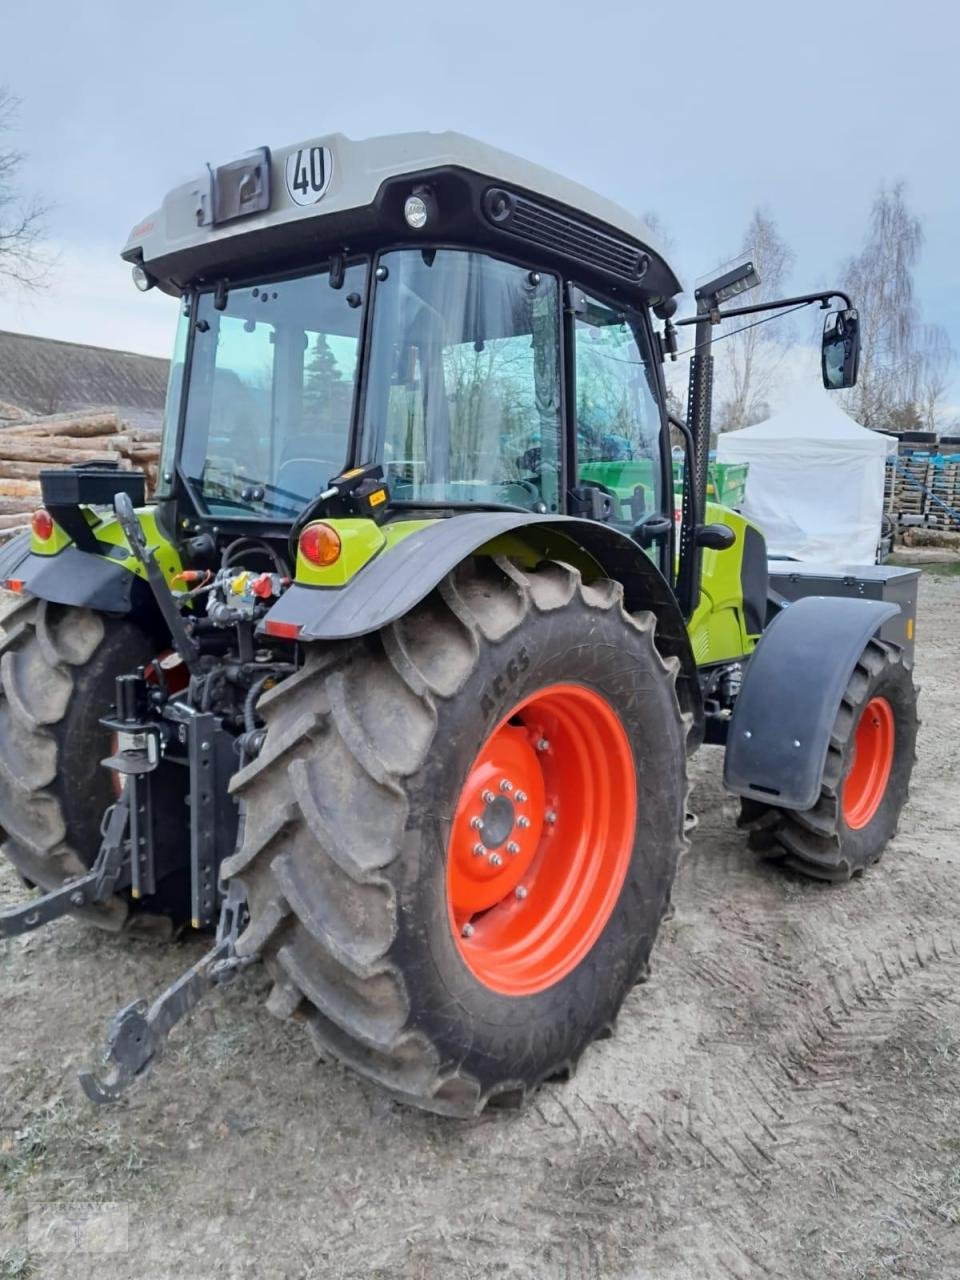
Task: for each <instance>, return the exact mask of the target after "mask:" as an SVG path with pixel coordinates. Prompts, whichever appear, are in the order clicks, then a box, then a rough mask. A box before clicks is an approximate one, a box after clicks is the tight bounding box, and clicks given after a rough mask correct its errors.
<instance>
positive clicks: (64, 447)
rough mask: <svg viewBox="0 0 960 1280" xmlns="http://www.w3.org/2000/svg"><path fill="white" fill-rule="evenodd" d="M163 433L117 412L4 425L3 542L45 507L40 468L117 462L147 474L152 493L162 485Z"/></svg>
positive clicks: (0, 472) (0, 477)
mask: <svg viewBox="0 0 960 1280" xmlns="http://www.w3.org/2000/svg"><path fill="white" fill-rule="evenodd" d="M159 458H160V437H159V436H158V435H157V434H156V432H150V431H143V430H138V429H136V428H133V427H131V426H130V425H129V424H128V423H124V422H121V420H120V416H119V414H118V413H117V412H116V410H110V409H102V410H99V409H98V410H89V411H84V412H77V413H58V414H53V415H51V416H50V417H46V418H33V419H31V420H30V421H28V422H18V423H15V424H13V425H11V426H5V427H3V428H2V429H0V542H5V541H6V540H7V539H8V538H12V537H13V536H14V534H16V533H20V532H21V531H22V530H23V529H26V528H29V525H30V516H31V514H32V513H33V512H34V511H35V510H36V508H37V507H38V506H40V502H41V498H40V472H41V471H46V470H47V469H48V468H49V467H68V466H72V465H73V464H74V463H77V462H116V463H118V465H119V466H120V469H121V470H123V471H129V470H130V469H131V468H137V469H139V470H142V471H144V472H145V473H146V477H147V497H148V498H149V497H151V496H152V494H153V491H154V489H155V488H156V483H157V466H158V463H159Z"/></svg>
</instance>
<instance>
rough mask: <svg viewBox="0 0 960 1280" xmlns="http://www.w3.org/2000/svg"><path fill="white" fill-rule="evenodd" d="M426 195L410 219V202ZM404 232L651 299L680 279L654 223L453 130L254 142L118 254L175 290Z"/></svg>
mask: <svg viewBox="0 0 960 1280" xmlns="http://www.w3.org/2000/svg"><path fill="white" fill-rule="evenodd" d="M415 189H417V190H421V189H425V190H426V191H427V192H428V193H429V195H430V198H431V199H430V204H429V208H430V209H431V212H432V213H433V217H432V219H428V225H427V226H426V227H424V228H422V229H413V228H410V227H409V226H408V225H407V223H406V221H405V219H404V216H403V206H404V201H405V200H406V198H407V196H409V195H410V194H411V193H412V192H413V191H414V190H415ZM407 241H413V242H417V241H419V242H424V241H426V242H428V243H429V242H433V243H436V242H438V241H440V242H444V243H462V244H466V245H469V246H470V247H475V248H480V249H493V250H494V251H496V250H498V249H500V250H501V251H502V252H508V251H509V252H512V253H513V254H514V255H515V256H519V257H521V258H524V257H525V258H526V259H528V260H530V261H531V262H532V263H536V264H539V263H540V262H541V261H542V262H544V265H552V266H557V267H560V268H562V269H565V271H566V272H567V274H572V275H574V276H576V277H577V278H578V279H583V282H584V283H590V282H591V278H597V279H600V280H601V281H604V282H605V283H606V284H607V285H608V287H609V288H611V289H612V291H613V292H615V293H617V292H623V293H626V294H632V295H636V296H637V297H638V298H639V297H642V298H643V299H645V300H652V299H656V298H663V297H669V296H672V295H673V294H675V293H678V292H680V288H681V286H680V283H679V281H678V280H677V278H676V276H675V275H674V273H673V271H672V270H671V269H670V267H669V266H668V265H667V263H666V260H665V259H664V257H663V254H662V252H661V251H660V250H659V248H658V247H657V245H656V243H655V239H654V237H653V236H652V235H651V233H650V231H649V228H648V227H647V226H646V225H645V224H644V223H643V222H642V221H641V220H640V219H639V218H636V217H634V216H633V215H632V214H631V213H629V212H628V211H627V210H626V209H623V208H622V207H621V206H620V205H618V204H616V203H615V202H614V201H612V200H607V199H606V198H605V197H603V196H600V195H598V194H597V193H596V192H594V191H591V190H590V189H589V188H587V187H584V186H581V185H580V184H579V183H576V182H572V181H571V180H570V179H568V178H565V177H562V176H561V175H559V174H556V173H553V172H551V171H550V170H549V169H545V168H543V167H542V166H540V165H536V164H531V163H530V162H529V161H527V160H523V159H521V158H520V157H519V156H515V155H513V154H511V153H510V152H507V151H501V150H499V149H498V148H496V147H491V146H488V145H487V144H486V143H483V142H478V141H476V140H475V139H473V138H469V137H466V136H464V135H463V134H459V133H404V134H392V135H386V136H383V137H377V138H368V139H364V140H362V141H355V140H353V139H351V138H348V137H346V136H345V135H343V134H339V133H338V134H330V135H327V136H324V137H318V138H311V139H308V140H306V141H304V142H299V143H295V144H293V145H291V146H288V147H283V148H280V149H278V150H273V151H271V150H269V149H268V148H266V147H264V148H260V149H259V150H258V151H257V152H254V153H252V154H251V155H249V156H245V157H243V158H241V159H240V160H236V161H232V162H230V163H229V164H226V165H222V166H220V167H219V168H217V169H213V168H211V167H210V166H209V165H208V166H207V167H206V170H205V171H204V172H203V173H202V174H200V175H198V176H197V178H195V179H194V180H193V181H190V182H186V183H184V184H183V185H181V186H178V187H175V188H173V190H171V191H170V192H168V193H167V195H166V196H165V197H164V200H163V203H162V205H161V207H160V209H159V210H157V211H156V212H155V213H153V214H151V215H150V216H149V217H147V218H145V219H144V220H143V221H142V222H140V223H139V224H138V225H137V226H136V227H134V228H133V230H132V231H131V233H130V236H129V237H128V240H127V243H126V246H125V247H124V249H123V254H122V256H123V257H124V258H125V259H126V260H127V261H129V262H139V263H141V264H142V265H143V266H144V268H145V269H146V270H147V271H148V272H149V273H150V275H151V276H153V277H154V278H155V279H156V280H157V282H158V283H159V284H160V286H161V288H163V289H165V291H167V292H169V293H179V292H181V291H182V290H183V289H185V288H187V287H190V286H192V285H196V284H202V283H203V282H205V281H210V280H213V279H217V278H221V277H223V276H224V275H227V276H229V277H230V278H233V279H239V278H241V277H243V276H245V275H246V276H253V275H256V274H263V275H266V274H268V273H270V272H272V271H274V270H276V269H281V270H285V269H288V268H293V267H296V266H297V265H301V264H305V263H308V262H311V261H312V262H316V261H317V260H318V259H322V258H324V257H329V256H330V255H331V254H335V253H344V254H347V255H349V254H351V253H354V252H356V253H362V252H369V251H370V250H372V249H375V248H379V247H387V246H388V245H396V244H397V243H404V242H407Z"/></svg>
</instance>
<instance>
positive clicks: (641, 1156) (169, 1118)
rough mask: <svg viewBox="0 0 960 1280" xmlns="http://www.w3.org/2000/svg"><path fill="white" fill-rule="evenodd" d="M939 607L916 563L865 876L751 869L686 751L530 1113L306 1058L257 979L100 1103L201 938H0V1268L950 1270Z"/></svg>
mask: <svg viewBox="0 0 960 1280" xmlns="http://www.w3.org/2000/svg"><path fill="white" fill-rule="evenodd" d="M958 609H960V577H957V576H952V577H951V576H940V574H939V573H938V572H936V571H934V572H933V573H929V574H925V575H924V580H923V584H922V590H921V607H920V618H919V627H918V680H919V682H920V683H921V684H922V685H923V686H924V692H923V695H922V698H921V716H922V717H923V719H924V725H923V728H922V729H921V737H920V745H919V753H920V758H919V762H918V765H917V769H916V772H915V774H914V784H913V792H912V799H911V801H910V804H909V806H908V808H907V810H906V812H905V814H904V818H903V821H902V824H901V832H900V835H899V836H898V837H897V839H896V840H895V841H894V842H893V844H892V845H891V846H890V848H889V849H888V851H887V855H886V857H885V858H884V860H883V862H881V864H880V865H879V866H878V867H877V868H875V869H874V870H873V871H872V872H870V873H869V874H868V875H867V876H865V877H864V878H863V879H862V880H859V881H855V882H852V883H851V884H849V885H842V886H826V885H816V884H810V883H807V882H805V881H802V880H800V879H798V878H796V877H792V876H789V875H785V874H783V873H781V872H778V871H776V870H774V869H772V868H770V867H767V866H765V865H763V864H758V863H757V862H756V861H755V860H754V858H753V856H752V855H750V854H749V853H748V852H747V850H746V848H745V844H744V840H743V838H742V836H741V835H740V834H739V833H738V832H737V831H736V829H735V825H734V818H735V813H736V804H735V802H733V801H732V800H731V799H730V798H729V797H727V796H725V795H724V793H723V791H722V790H721V787H720V764H721V761H720V756H719V753H717V752H716V751H713V750H710V749H706V750H704V751H703V752H702V753H701V755H700V756H699V757H698V759H697V760H696V761H695V762H694V767H693V768H694V777H695V791H694V805H695V808H696V809H697V811H698V812H699V814H700V815H701V822H700V826H699V829H698V830H697V831H696V833H695V835H694V840H693V847H692V850H691V852H690V854H689V856H688V858H687V859H686V860H685V862H684V864H683V867H682V870H681V874H680V878H679V881H678V885H677V890H676V893H675V901H676V905H677V914H676V917H675V919H674V920H672V921H671V922H670V923H669V924H668V925H666V926H665V927H664V930H663V932H662V934H661V938H660V941H659V943H658V947H657V951H656V953H655V957H654V959H655V969H654V974H653V978H652V981H651V982H650V983H649V984H647V985H646V986H643V987H638V988H637V989H636V991H635V992H634V993H633V995H632V996H631V997H630V999H629V1000H628V1002H627V1004H626V1007H625V1009H624V1012H623V1014H622V1016H621V1019H620V1023H619V1026H618V1030H617V1035H616V1036H615V1037H614V1039H612V1040H609V1041H606V1042H604V1043H602V1044H600V1045H597V1046H595V1047H594V1048H593V1049H592V1050H591V1051H590V1052H589V1053H588V1054H587V1055H586V1057H585V1059H584V1062H583V1063H582V1065H581V1069H580V1071H579V1073H578V1075H577V1076H576V1078H575V1079H574V1080H573V1081H571V1082H569V1083H567V1084H562V1085H551V1086H549V1087H547V1088H546V1089H544V1090H543V1091H542V1092H541V1093H540V1095H539V1096H538V1097H537V1099H536V1100H535V1102H534V1103H533V1105H531V1106H530V1107H529V1109H528V1110H526V1111H525V1112H524V1113H523V1114H521V1115H519V1116H516V1115H514V1116H510V1115H502V1114H501V1115H491V1116H489V1117H485V1118H484V1119H482V1120H479V1121H477V1122H474V1123H469V1124H464V1123H455V1122H450V1121H444V1120H441V1119H438V1118H435V1117H429V1116H425V1115H421V1114H419V1113H415V1112H411V1111H408V1110H405V1109H403V1108H400V1107H398V1106H396V1105H395V1104H393V1103H391V1102H390V1101H388V1100H387V1099H385V1098H384V1097H382V1096H381V1095H380V1094H379V1093H377V1092H376V1091H374V1090H373V1089H370V1088H367V1087H366V1086H364V1085H363V1084H362V1083H360V1082H358V1081H357V1080H355V1079H353V1078H352V1077H351V1076H349V1075H346V1074H344V1073H343V1072H341V1071H340V1070H339V1069H338V1068H337V1067H336V1066H334V1065H332V1064H328V1063H317V1062H316V1061H315V1060H314V1059H312V1057H311V1055H310V1051H309V1049H308V1046H307V1042H306V1040H305V1038H304V1037H303V1036H302V1033H301V1032H300V1030H299V1028H298V1027H296V1026H295V1025H292V1024H280V1023H277V1022H275V1021H274V1020H273V1019H272V1018H271V1017H270V1016H269V1015H268V1014H267V1013H266V1012H265V1011H264V1010H262V1009H261V1008H260V1003H259V1002H260V1000H261V998H262V996H263V994H264V991H265V983H264V981H263V979H262V977H261V976H260V975H258V973H257V972H256V971H252V972H251V973H249V974H247V975H246V976H245V977H244V978H243V979H241V981H240V982H239V983H237V984H236V985H235V986H233V987H231V988H228V989H225V990H222V991H221V992H218V993H217V994H216V995H215V996H214V997H213V998H212V999H210V1000H209V1001H208V1003H207V1004H206V1005H205V1006H204V1007H203V1008H202V1009H201V1010H199V1011H198V1012H197V1013H196V1014H195V1015H194V1017H193V1019H192V1020H191V1021H190V1023H189V1024H187V1025H185V1026H183V1027H181V1028H180V1029H179V1030H178V1032H177V1033H176V1034H175V1036H174V1038H173V1041H172V1043H171V1046H170V1049H169V1051H168V1054H167V1057H166V1058H165V1059H164V1060H163V1061H162V1062H161V1064H160V1065H159V1066H158V1068H157V1069H156V1071H155V1072H154V1074H153V1078H152V1080H151V1082H150V1084H149V1085H148V1086H147V1087H145V1088H141V1089H139V1091H137V1092H135V1093H134V1094H133V1096H132V1097H130V1098H129V1099H128V1100H127V1101H126V1102H124V1103H123V1104H122V1105H120V1106H119V1107H116V1108H113V1109H108V1110H97V1109H94V1108H92V1107H91V1106H90V1105H88V1104H87V1102H86V1101H85V1100H84V1098H83V1097H82V1095H81V1093H80V1090H79V1087H78V1086H77V1083H76V1072H77V1069H78V1068H79V1067H80V1066H82V1065H84V1064H85V1063H87V1062H88V1061H89V1060H90V1057H91V1053H92V1050H93V1047H94V1046H95V1045H96V1044H97V1043H98V1042H99V1041H100V1038H101V1036H102V1033H103V1028H104V1025H105V1020H106V1019H107V1018H108V1017H109V1015H110V1014H112V1013H113V1012H114V1011H115V1010H116V1009H117V1008H118V1007H119V1006H120V1005H121V1004H123V1003H126V1002H127V1001H129V1000H130V999H132V998H133V997H134V996H135V995H137V994H150V993H151V992H154V991H156V990H158V989H159V988H160V987H162V986H163V985H164V984H165V983H166V982H168V981H170V980H171V979H172V978H173V977H175V976H176V975H177V974H178V973H179V972H180V971H181V970H182V969H183V968H184V967H186V965H187V964H189V963H191V962H192V961H193V960H194V959H195V958H196V957H197V956H198V955H199V954H200V953H201V951H202V949H203V948H202V946H201V945H200V944H198V943H197V942H196V941H189V942H182V943H179V944H177V945H175V946H174V947H172V948H168V949H165V950H162V949H158V948H156V947H153V946H150V945H148V944H139V945H137V944H133V943H130V942H122V941H118V940H116V939H112V938H109V937H104V936H102V935H99V934H97V933H94V932H91V931H88V930H87V929H85V928H83V927H80V926H79V925H77V924H75V923H74V922H73V921H71V920H65V921H61V922H59V923H57V924H55V925H53V926H51V927H48V928H47V929H46V930H44V931H41V932H39V933H37V934H35V935H33V936H31V937H27V938H24V939H18V940H15V941H13V942H11V943H7V944H0V1275H2V1276H15V1277H29V1276H37V1277H43V1280H46V1278H47V1277H60V1276H70V1277H85V1276H88V1275H89V1276H91V1277H92V1276H97V1277H98V1280H109V1278H110V1277H113V1276H117V1277H130V1276H134V1275H136V1276H145V1277H150V1278H151V1280H153V1278H154V1277H167V1276H170V1277H174V1276H175V1277H177V1278H178V1280H193V1278H194V1277H196V1278H197V1280H201V1278H202V1280H210V1278H212V1277H236V1278H237V1280H240V1278H243V1280H246V1278H247V1277H249V1278H251V1280H253V1278H254V1277H256V1278H257V1280H261V1278H264V1280H270V1278H272V1277H278V1278H279V1277H283V1278H284V1280H286V1278H287V1277H296V1278H298V1280H308V1278H310V1277H323V1278H324V1280H326V1277H334V1278H337V1280H361V1278H363V1280H376V1278H379V1277H384V1278H385V1277H388V1276H389V1277H391V1280H401V1278H402V1280H406V1278H407V1277H409V1278H411V1280H414V1278H418V1280H419V1278H423V1280H428V1278H429V1280H433V1277H454V1276H455V1277H458V1278H459V1277H484V1278H486V1277H491V1276H493V1277H502V1278H503V1280H513V1278H514V1277H517V1278H519V1277H525V1278H526V1277H530V1278H531V1280H532V1278H534V1277H535V1278H536V1280H553V1278H554V1277H558V1278H563V1280H581V1278H583V1280H587V1278H589V1280H601V1278H603V1280H606V1278H607V1277H611V1278H621V1277H622V1278H623V1280H641V1278H642V1280H648V1278H649V1280H712V1278H713V1277H735V1278H737V1280H760V1278H761V1277H766V1276H775V1277H778V1278H779V1277H786V1278H787V1280H793V1278H795V1277H796V1278H798V1280H799V1278H805V1277H811V1278H812V1277H816V1278H817V1280H820V1278H821V1277H825V1276H829V1277H832V1278H837V1280H846V1278H849V1280H855V1278H856V1280H867V1278H871V1280H872V1278H873V1277H891V1276H902V1277H929V1278H930V1280H934V1278H935V1280H952V1278H958V1277H960V1070H958V1068H960V995H958V979H960V950H958V935H960V929H956V927H955V917H956V914H957V905H958V902H960V878H958V865H957V864H958V860H960V851H958V848H957V838H956V837H957V831H958V825H960V824H958V817H960V793H958V786H957V778H958V768H957V766H958V762H960V673H958V656H960V648H958V641H957V619H958V617H960V612H958ZM17 893H18V889H17V886H16V884H15V883H14V880H13V877H12V875H11V874H10V873H9V872H8V871H6V870H3V871H0V900H12V899H13V898H15V897H16V896H17ZM64 1202H67V1203H70V1204H78V1203H79V1204H83V1203H86V1202H97V1203H102V1202H112V1203H115V1204H117V1205H119V1206H120V1208H119V1209H118V1210H116V1216H115V1218H114V1222H115V1223H120V1224H122V1222H123V1220H124V1216H125V1217H126V1221H127V1222H128V1235H127V1241H128V1248H127V1251H126V1252H114V1253H101V1254H93V1253H84V1252H79V1253H77V1252H72V1253H67V1252H65V1250H67V1249H69V1248H71V1247H72V1242H71V1240H69V1239H67V1238H66V1237H65V1236H64V1235H63V1234H62V1233H60V1232H58V1231H56V1230H53V1229H52V1228H51V1230H50V1232H49V1234H48V1235H46V1236H44V1234H43V1232H44V1226H45V1224H46V1225H47V1226H49V1225H50V1224H51V1223H54V1222H55V1221H56V1218H55V1211H54V1209H53V1208H52V1207H51V1206H53V1205H55V1204H58V1203H64ZM79 1216H80V1217H82V1216H83V1214H82V1212H81V1213H80V1215H79ZM91 1230H94V1228H93V1227H91ZM118 1241H119V1242H121V1243H122V1232H119V1233H118V1234H116V1235H114V1236H111V1237H108V1238H107V1240H106V1243H108V1244H109V1243H111V1242H112V1243H113V1244H114V1245H116V1244H117V1242H118ZM96 1243H97V1240H96V1238H95V1237H93V1238H91V1236H90V1232H89V1231H88V1235H87V1237H85V1240H84V1247H85V1248H86V1247H92V1245H93V1244H96ZM56 1249H60V1250H61V1251H60V1252H56V1251H53V1250H56Z"/></svg>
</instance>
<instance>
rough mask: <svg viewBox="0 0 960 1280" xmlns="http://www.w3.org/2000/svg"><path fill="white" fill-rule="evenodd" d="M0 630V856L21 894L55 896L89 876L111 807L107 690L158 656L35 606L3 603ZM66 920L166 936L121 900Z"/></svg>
mask: <svg viewBox="0 0 960 1280" xmlns="http://www.w3.org/2000/svg"><path fill="white" fill-rule="evenodd" d="M0 627H2V637H0V839H2V846H0V852H2V853H3V855H4V856H5V857H6V858H7V859H8V860H9V861H10V862H11V863H12V864H13V866H14V867H15V868H16V870H17V872H18V873H19V874H20V876H21V878H22V879H23V880H24V881H25V882H26V883H27V884H28V885H30V886H39V887H40V888H41V889H44V890H50V889H56V888H59V886H60V885H61V884H63V883H64V881H65V880H69V879H73V878H74V877H76V876H78V875H82V874H83V873H84V872H85V871H86V870H88V869H89V867H90V864H91V863H92V862H93V860H94V858H95V857H96V854H97V851H98V850H99V847H100V822H101V819H102V817H103V814H104V811H105V810H106V808H107V807H108V805H110V804H112V803H113V801H114V799H115V796H114V793H113V789H112V781H111V775H110V773H109V772H108V771H107V770H106V769H104V768H103V766H102V765H101V763H100V761H101V760H102V759H103V757H104V756H105V755H106V754H107V753H108V750H109V744H110V740H109V736H108V734H107V732H106V730H105V729H103V727H102V726H101V725H100V723H99V721H100V717H101V716H102V715H105V714H107V711H108V710H109V707H110V705H111V703H112V702H113V697H114V680H115V678H116V676H117V675H120V674H122V673H123V672H125V671H134V670H135V669H136V668H137V666H139V665H140V664H142V663H145V662H147V661H149V659H150V658H151V657H153V656H154V653H155V649H156V646H155V645H154V644H153V642H152V641H151V639H150V638H149V637H148V636H147V635H146V634H145V633H144V632H143V631H141V630H140V629H139V628H138V627H137V626H135V625H134V624H133V623H132V622H130V621H128V620H126V619H114V618H108V617H104V616H103V615H101V614H98V613H95V612H93V611H92V610H90V609H79V608H73V607H70V606H66V605H58V604H52V603H50V602H49V601H46V600H36V599H33V598H26V599H23V598H16V597H11V598H10V600H9V601H7V602H5V604H4V606H3V608H2V610H0ZM72 914H74V915H77V916H78V917H80V918H82V919H84V920H86V921H87V922H88V923H90V924H95V925H97V926H99V927H100V928H102V929H105V930H107V931H109V932H111V933H118V932H120V931H121V930H126V931H129V932H135V933H137V934H141V935H144V936H149V937H151V938H160V939H163V938H166V937H169V936H170V935H171V934H172V932H173V923H172V921H171V919H170V918H169V917H168V916H167V915H165V914H160V913H158V912H157V911H156V910H155V909H154V908H152V907H148V906H147V905H146V904H144V905H143V906H140V905H139V904H136V906H135V904H133V903H132V902H131V900H130V899H129V897H128V896H126V895H114V896H113V897H112V898H111V899H109V900H108V901H107V902H105V903H103V904H99V905H97V906H91V907H85V908H83V909H82V910H80V911H77V912H74V913H72Z"/></svg>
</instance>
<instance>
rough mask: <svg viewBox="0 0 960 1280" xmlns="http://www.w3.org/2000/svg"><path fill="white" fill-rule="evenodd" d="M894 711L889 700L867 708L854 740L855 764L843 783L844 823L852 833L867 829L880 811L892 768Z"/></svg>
mask: <svg viewBox="0 0 960 1280" xmlns="http://www.w3.org/2000/svg"><path fill="white" fill-rule="evenodd" d="M894 742H895V732H894V723H893V708H892V707H891V706H890V703H889V702H888V701H887V700H886V698H871V699H870V701H869V702H868V703H867V705H866V706H865V707H864V709H863V712H862V714H861V716H860V721H859V723H858V724H857V732H856V735H855V737H854V741H853V761H852V763H851V765H850V770H849V772H848V773H847V777H846V781H845V782H844V784H843V820H844V822H845V823H846V824H847V826H848V827H850V828H851V829H852V830H854V831H857V830H859V828H860V827H865V826H866V825H867V823H868V822H869V821H870V820H871V818H872V817H873V816H874V814H875V813H876V812H877V810H878V809H879V808H880V802H881V800H882V799H883V796H884V792H885V791H886V789H887V783H888V782H889V780H890V770H891V769H892V767H893V748H894Z"/></svg>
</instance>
